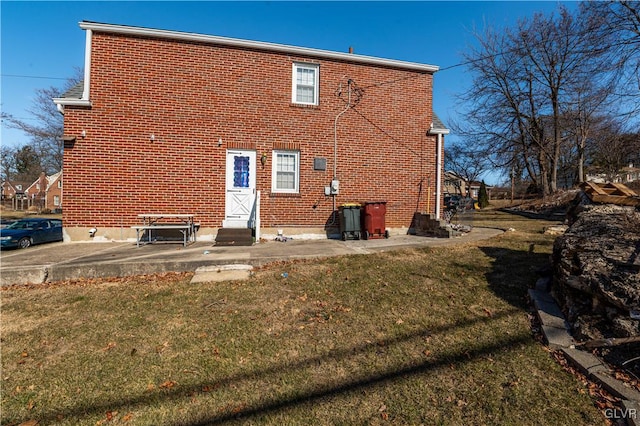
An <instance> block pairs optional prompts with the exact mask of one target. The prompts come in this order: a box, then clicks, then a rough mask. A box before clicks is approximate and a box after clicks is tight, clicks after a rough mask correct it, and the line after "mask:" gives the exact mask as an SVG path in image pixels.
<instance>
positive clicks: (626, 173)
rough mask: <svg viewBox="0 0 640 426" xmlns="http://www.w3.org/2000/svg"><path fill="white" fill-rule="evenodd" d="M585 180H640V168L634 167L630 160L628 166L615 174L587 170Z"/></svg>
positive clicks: (598, 181) (624, 181)
mask: <svg viewBox="0 0 640 426" xmlns="http://www.w3.org/2000/svg"><path fill="white" fill-rule="evenodd" d="M585 180H586V181H587V182H594V183H607V182H611V183H623V184H627V183H632V182H637V181H640V168H638V167H634V163H633V162H630V163H629V166H628V167H623V168H622V169H620V170H619V171H618V173H616V174H615V175H608V174H606V173H598V172H597V171H595V172H594V171H590V172H587V175H586V179H585Z"/></svg>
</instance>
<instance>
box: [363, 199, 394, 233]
mask: <svg viewBox="0 0 640 426" xmlns="http://www.w3.org/2000/svg"><path fill="white" fill-rule="evenodd" d="M386 213H387V202H386V201H367V202H366V203H364V215H363V217H362V219H363V220H362V222H363V226H362V229H363V231H364V239H365V240H368V239H369V238H389V231H387V228H386V224H385V214H386Z"/></svg>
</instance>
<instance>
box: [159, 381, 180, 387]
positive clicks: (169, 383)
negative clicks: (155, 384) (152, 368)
mask: <svg viewBox="0 0 640 426" xmlns="http://www.w3.org/2000/svg"><path fill="white" fill-rule="evenodd" d="M176 385H177V383H176V382H174V381H173V380H167V381H166V382H164V383H162V384H161V385H160V386H159V387H160V389H171V388H173V387H175V386H176Z"/></svg>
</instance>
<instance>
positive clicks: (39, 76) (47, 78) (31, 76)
mask: <svg viewBox="0 0 640 426" xmlns="http://www.w3.org/2000/svg"><path fill="white" fill-rule="evenodd" d="M0 77H14V78H38V79H42V80H68V78H63V77H45V76H41V75H24V74H0Z"/></svg>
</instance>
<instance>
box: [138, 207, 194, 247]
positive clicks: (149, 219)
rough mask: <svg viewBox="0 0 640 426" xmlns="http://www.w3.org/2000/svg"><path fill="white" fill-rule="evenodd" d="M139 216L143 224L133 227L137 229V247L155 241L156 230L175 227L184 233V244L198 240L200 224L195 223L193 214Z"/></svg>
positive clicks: (147, 214) (150, 214) (143, 214)
mask: <svg viewBox="0 0 640 426" xmlns="http://www.w3.org/2000/svg"><path fill="white" fill-rule="evenodd" d="M138 218H140V221H141V222H142V224H141V225H134V226H132V227H131V228H132V229H134V230H135V231H136V246H137V247H140V244H151V243H153V242H154V241H155V240H154V238H153V233H154V231H156V232H157V231H161V230H171V229H175V230H178V231H180V233H182V244H183V245H184V246H185V247H186V246H187V244H188V243H189V242H195V241H196V230H197V227H198V224H197V223H195V221H194V219H195V216H194V215H193V214H177V213H142V214H139V215H138ZM145 234H146V238H145ZM156 235H157V234H156ZM143 240H144V241H143Z"/></svg>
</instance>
